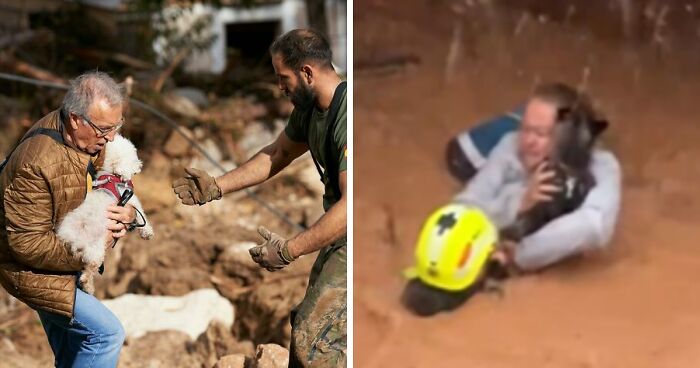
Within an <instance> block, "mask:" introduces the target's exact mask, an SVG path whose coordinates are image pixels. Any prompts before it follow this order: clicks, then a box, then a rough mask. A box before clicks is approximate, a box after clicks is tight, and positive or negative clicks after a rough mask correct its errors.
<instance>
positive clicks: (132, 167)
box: [102, 134, 143, 180]
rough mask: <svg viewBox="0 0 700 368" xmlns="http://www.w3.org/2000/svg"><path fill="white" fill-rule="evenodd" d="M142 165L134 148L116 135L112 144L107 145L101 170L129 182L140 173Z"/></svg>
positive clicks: (126, 140)
mask: <svg viewBox="0 0 700 368" xmlns="http://www.w3.org/2000/svg"><path fill="white" fill-rule="evenodd" d="M142 165H143V163H142V162H141V160H139V157H138V154H137V153H136V147H134V144H133V143H131V141H129V140H128V139H126V138H124V137H123V136H121V135H119V134H117V135H115V136H114V140H113V141H112V142H109V143H107V147H106V148H105V160H104V164H103V165H102V170H104V171H107V172H110V173H112V174H115V175H119V176H120V177H121V178H123V179H125V180H131V178H132V177H133V176H134V175H135V174H138V173H139V172H141V167H142Z"/></svg>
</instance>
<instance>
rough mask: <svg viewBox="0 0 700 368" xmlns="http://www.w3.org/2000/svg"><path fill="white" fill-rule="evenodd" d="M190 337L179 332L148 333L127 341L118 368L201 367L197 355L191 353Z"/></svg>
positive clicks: (201, 362) (201, 364) (201, 363)
mask: <svg viewBox="0 0 700 368" xmlns="http://www.w3.org/2000/svg"><path fill="white" fill-rule="evenodd" d="M190 343H191V340H190V337H189V336H187V334H185V333H183V332H180V331H159V332H149V333H147V334H146V335H144V336H143V337H141V338H138V339H134V340H128V344H127V345H125V346H124V347H123V348H122V352H121V356H120V359H119V368H142V367H147V368H191V367H202V366H203V361H202V360H201V358H200V357H199V355H197V354H194V353H191V352H190V351H189V349H188V345H189V344H190Z"/></svg>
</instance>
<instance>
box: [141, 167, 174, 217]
mask: <svg viewBox="0 0 700 368" xmlns="http://www.w3.org/2000/svg"><path fill="white" fill-rule="evenodd" d="M165 178H167V176H165V175H151V174H150V173H142V174H139V175H136V176H135V177H134V179H133V183H134V191H135V193H136V195H137V196H138V198H139V200H140V201H141V204H142V205H143V209H144V210H145V211H146V216H149V215H150V214H151V213H152V212H156V211H160V210H162V209H165V208H172V207H173V206H174V205H175V204H176V203H177V202H178V198H177V196H176V195H175V193H174V192H173V189H172V186H171V183H170V180H167V179H165Z"/></svg>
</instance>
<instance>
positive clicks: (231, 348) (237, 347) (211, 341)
mask: <svg viewBox="0 0 700 368" xmlns="http://www.w3.org/2000/svg"><path fill="white" fill-rule="evenodd" d="M190 350H191V351H192V352H194V353H196V354H198V355H199V356H200V357H201V358H202V360H203V361H204V363H205V365H206V366H207V367H211V366H213V365H214V364H216V362H217V361H218V360H219V358H221V357H223V356H226V355H230V354H241V355H248V356H252V355H253V354H254V353H255V348H254V347H253V343H252V342H251V341H243V342H239V341H238V340H236V338H235V337H234V336H233V333H232V332H231V329H230V328H227V327H226V326H224V325H223V324H221V323H220V322H217V321H214V322H212V323H210V324H209V328H207V330H206V331H205V332H204V333H203V334H201V335H200V336H199V337H198V338H197V341H195V342H194V343H193V344H192V349H190Z"/></svg>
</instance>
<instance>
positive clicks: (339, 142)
mask: <svg viewBox="0 0 700 368" xmlns="http://www.w3.org/2000/svg"><path fill="white" fill-rule="evenodd" d="M329 113H330V109H329V110H327V111H319V110H318V109H317V108H316V107H314V108H313V110H312V112H311V119H310V120H309V119H306V116H307V114H305V113H304V112H303V111H298V110H297V109H294V111H292V116H291V117H290V118H289V122H288V123H287V127H286V128H285V129H284V132H285V133H286V134H287V136H288V137H289V139H291V140H293V141H295V142H300V143H306V144H308V145H309V149H310V150H311V151H312V152H313V155H314V157H316V159H317V160H318V163H319V164H320V165H321V167H323V170H324V173H323V177H322V178H321V181H322V182H323V183H324V186H325V193H324V195H323V209H324V210H326V211H328V209H329V208H331V207H332V206H333V205H334V204H335V203H336V202H338V201H339V200H340V196H341V194H340V193H335V189H334V187H333V184H332V182H331V180H330V178H328V177H327V172H328V171H329V170H328V167H329V165H336V166H337V168H338V170H337V172H338V173H340V172H342V171H346V170H347V144H346V136H347V135H346V120H347V90H345V91H343V98H342V102H341V104H340V109H339V110H338V117H337V118H336V121H335V129H334V131H333V147H331V149H330V151H332V155H331V157H328V150H327V149H326V131H327V128H328V124H327V122H326V118H327V116H328V114H329ZM331 171H332V170H331ZM333 180H335V181H337V180H338V178H334V179H333Z"/></svg>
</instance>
